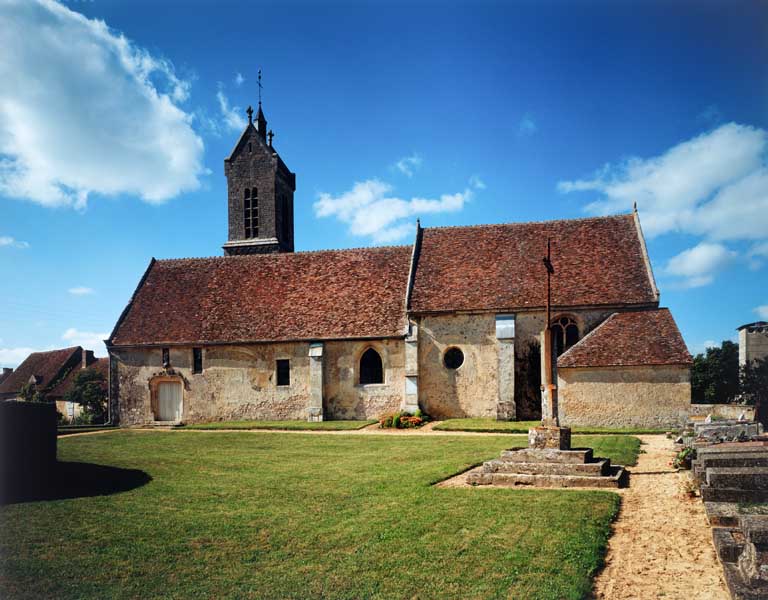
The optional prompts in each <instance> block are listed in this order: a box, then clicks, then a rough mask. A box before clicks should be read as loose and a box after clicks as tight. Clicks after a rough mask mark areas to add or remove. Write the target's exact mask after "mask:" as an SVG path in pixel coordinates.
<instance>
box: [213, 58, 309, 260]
mask: <svg viewBox="0 0 768 600" xmlns="http://www.w3.org/2000/svg"><path fill="white" fill-rule="evenodd" d="M259 86H261V72H259ZM247 114H248V124H247V125H246V127H245V130H244V131H243V133H242V135H241V136H240V139H239V141H238V142H237V145H236V146H235V149H234V150H233V151H232V154H230V156H229V158H226V159H224V174H225V175H226V177H227V206H228V209H229V235H228V239H227V243H226V244H224V246H223V248H224V255H225V256H232V255H235V254H266V253H272V252H293V193H294V192H295V191H296V175H295V174H294V173H291V171H289V170H288V167H286V166H285V163H284V162H283V161H282V159H281V158H280V155H279V154H278V153H277V150H275V148H274V146H273V144H272V138H273V137H274V134H273V133H272V131H271V130H270V131H269V132H268V131H267V119H266V117H264V112H263V111H262V109H261V99H259V110H258V113H257V115H256V120H255V122H254V119H253V109H252V108H251V107H250V106H249V107H248V110H247Z"/></svg>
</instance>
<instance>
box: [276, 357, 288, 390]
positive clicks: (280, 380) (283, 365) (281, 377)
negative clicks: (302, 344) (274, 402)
mask: <svg viewBox="0 0 768 600" xmlns="http://www.w3.org/2000/svg"><path fill="white" fill-rule="evenodd" d="M277 385H291V361H290V360H288V359H287V358H280V359H278V360H277Z"/></svg>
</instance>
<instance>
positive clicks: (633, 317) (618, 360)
mask: <svg viewBox="0 0 768 600" xmlns="http://www.w3.org/2000/svg"><path fill="white" fill-rule="evenodd" d="M692 362H693V361H692V359H691V355H690V353H689V352H688V348H687V347H686V345H685V342H684V341H683V336H682V335H680V330H679V329H678V328H677V324H676V323H675V320H674V318H672V313H670V312H669V309H668V308H658V309H655V310H639V311H630V312H617V313H614V314H612V315H611V316H610V317H608V318H607V319H606V320H605V321H603V322H602V323H601V324H600V325H598V326H597V327H596V328H595V329H593V330H592V331H591V332H590V333H589V334H588V335H586V336H584V338H582V339H581V340H580V341H579V342H578V343H576V344H574V345H573V346H571V348H569V349H568V350H567V351H565V352H564V353H563V354H561V355H560V357H559V358H558V360H557V367H558V368H567V367H619V366H622V367H623V366H641V365H689V364H691V363H692Z"/></svg>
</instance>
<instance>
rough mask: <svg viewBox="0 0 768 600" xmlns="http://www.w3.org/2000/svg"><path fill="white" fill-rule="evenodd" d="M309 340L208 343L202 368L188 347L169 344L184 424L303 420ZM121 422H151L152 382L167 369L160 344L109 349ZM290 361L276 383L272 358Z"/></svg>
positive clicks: (307, 397) (121, 423)
mask: <svg viewBox="0 0 768 600" xmlns="http://www.w3.org/2000/svg"><path fill="white" fill-rule="evenodd" d="M308 352H309V344H306V343H289V344H259V345H248V346H211V347H207V348H204V349H203V372H202V373H199V374H193V373H192V347H188V348H182V347H179V348H176V347H173V348H171V349H170V362H171V367H172V369H173V371H174V373H176V374H178V375H179V376H181V378H182V379H183V381H184V391H183V414H182V420H183V421H184V422H185V423H195V422H204V421H218V420H240V419H264V420H281V419H302V420H303V419H306V418H307V408H308V404H309V356H308ZM113 356H114V362H115V363H116V368H115V371H116V374H117V377H118V382H117V385H118V389H119V413H120V414H119V418H120V425H138V424H144V423H149V422H152V421H153V420H154V419H155V417H154V415H153V413H152V407H151V401H150V400H151V399H150V381H151V380H152V378H153V377H156V376H160V375H163V374H165V370H164V369H163V366H162V351H161V349H160V348H151V349H142V350H130V351H128V350H113ZM278 358H287V359H289V360H290V361H291V384H290V385H289V386H277V385H276V380H275V377H276V374H275V360H276V359H278Z"/></svg>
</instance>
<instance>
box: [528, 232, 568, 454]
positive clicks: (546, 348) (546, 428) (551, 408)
mask: <svg viewBox="0 0 768 600" xmlns="http://www.w3.org/2000/svg"><path fill="white" fill-rule="evenodd" d="M543 262H544V266H545V267H546V270H547V310H546V317H545V319H546V321H545V326H544V331H543V332H542V333H541V363H542V378H541V381H542V385H541V425H540V426H539V427H534V428H532V429H530V430H529V431H528V446H529V447H531V448H556V449H558V450H569V449H570V447H571V429H570V427H560V419H559V417H558V409H557V378H556V376H555V373H554V369H553V368H552V365H553V359H556V357H553V351H554V350H553V347H552V330H551V327H550V322H551V320H552V318H551V314H550V313H551V305H552V275H554V273H555V268H554V267H553V266H552V243H551V240H550V239H549V238H547V255H546V256H545V257H544V259H543Z"/></svg>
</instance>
